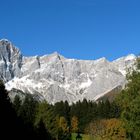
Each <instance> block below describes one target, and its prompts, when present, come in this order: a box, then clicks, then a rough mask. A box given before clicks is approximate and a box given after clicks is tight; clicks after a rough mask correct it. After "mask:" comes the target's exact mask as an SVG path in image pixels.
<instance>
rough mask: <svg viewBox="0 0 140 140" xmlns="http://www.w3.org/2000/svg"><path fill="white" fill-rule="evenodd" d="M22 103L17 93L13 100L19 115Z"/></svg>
mask: <svg viewBox="0 0 140 140" xmlns="http://www.w3.org/2000/svg"><path fill="white" fill-rule="evenodd" d="M21 103H22V101H21V99H20V97H19V96H18V95H16V96H15V98H14V101H13V107H14V109H15V111H16V113H17V115H18V116H19V115H20V114H19V112H20V107H21Z"/></svg>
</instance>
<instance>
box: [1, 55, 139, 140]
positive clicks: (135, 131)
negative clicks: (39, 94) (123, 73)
mask: <svg viewBox="0 0 140 140" xmlns="http://www.w3.org/2000/svg"><path fill="white" fill-rule="evenodd" d="M135 67H136V68H134V69H133V70H132V69H130V70H128V74H127V81H128V82H127V84H126V86H125V88H124V89H123V90H122V91H121V93H119V94H118V96H117V97H116V98H115V100H113V101H111V102H110V101H108V100H105V101H96V102H95V101H87V100H86V99H84V100H83V101H78V102H76V103H73V104H71V105H69V104H68V102H67V101H65V102H58V103H55V104H48V103H47V101H42V102H40V101H38V100H36V99H35V98H33V97H32V95H30V94H27V95H26V97H25V98H24V100H23V99H20V97H19V96H18V95H16V96H15V99H14V101H13V102H11V100H10V99H9V97H8V92H7V91H6V89H5V86H4V84H3V82H2V81H1V82H0V111H1V115H0V130H1V132H0V134H1V135H0V137H1V138H4V139H8V137H9V135H10V138H13V139H20V138H22V139H38V140H71V139H73V138H72V136H73V135H74V134H75V135H77V134H81V136H82V134H86V135H90V136H92V139H93V140H118V139H119V140H139V139H140V59H139V58H137V63H136V64H135ZM8 134H9V135H8Z"/></svg>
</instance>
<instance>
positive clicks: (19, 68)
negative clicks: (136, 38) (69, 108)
mask: <svg viewBox="0 0 140 140" xmlns="http://www.w3.org/2000/svg"><path fill="white" fill-rule="evenodd" d="M134 61H135V56H134V55H132V54H131V55H128V56H125V57H122V58H120V59H117V60H116V61H113V62H109V61H108V60H106V58H104V57H103V58H101V59H97V60H77V59H67V58H65V57H63V56H62V55H60V54H59V53H57V52H54V53H53V54H49V55H44V56H32V57H22V54H21V52H20V51H19V49H17V48H16V47H15V46H14V45H13V44H12V43H11V42H10V41H8V40H7V39H2V40H0V78H1V79H2V80H4V81H5V85H6V88H7V89H8V90H12V89H17V90H21V91H23V92H25V93H31V94H35V95H38V97H40V98H41V99H42V98H44V99H45V100H47V101H48V102H49V103H55V102H59V101H65V100H67V101H68V102H69V103H72V102H76V101H78V100H83V99H84V98H86V99H88V100H97V99H98V98H99V97H101V96H103V95H104V94H106V93H107V92H109V91H111V90H113V89H114V88H117V87H120V86H123V85H124V84H125V82H126V79H125V74H126V70H127V68H128V67H131V66H132V65H133V63H134ZM11 94H13V92H11ZM14 95H15V94H14ZM11 97H12V96H11Z"/></svg>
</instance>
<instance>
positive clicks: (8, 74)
mask: <svg viewBox="0 0 140 140" xmlns="http://www.w3.org/2000/svg"><path fill="white" fill-rule="evenodd" d="M21 66H22V55H21V53H20V51H19V49H17V48H15V47H14V45H13V44H12V43H11V42H9V41H8V40H5V39H3V40H0V77H1V78H2V79H3V80H4V81H5V82H6V81H9V80H11V79H13V78H14V77H15V76H19V75H20V69H21Z"/></svg>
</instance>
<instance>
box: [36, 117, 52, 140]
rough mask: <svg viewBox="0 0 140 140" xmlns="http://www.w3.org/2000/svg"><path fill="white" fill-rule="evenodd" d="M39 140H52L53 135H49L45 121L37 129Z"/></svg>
mask: <svg viewBox="0 0 140 140" xmlns="http://www.w3.org/2000/svg"><path fill="white" fill-rule="evenodd" d="M36 133H37V139H38V140H52V137H51V135H50V134H49V133H48V131H47V129H46V127H45V124H44V122H43V120H42V119H41V120H40V121H39V123H38V126H37V128H36Z"/></svg>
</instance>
